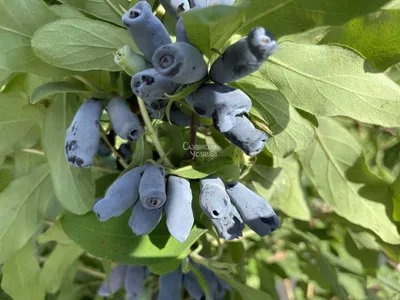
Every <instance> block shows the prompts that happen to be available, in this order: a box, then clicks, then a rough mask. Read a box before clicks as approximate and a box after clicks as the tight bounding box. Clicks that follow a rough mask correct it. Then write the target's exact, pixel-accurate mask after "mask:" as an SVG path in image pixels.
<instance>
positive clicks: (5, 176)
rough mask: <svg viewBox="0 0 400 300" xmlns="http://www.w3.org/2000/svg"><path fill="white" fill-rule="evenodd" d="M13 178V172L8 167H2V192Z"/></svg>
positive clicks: (0, 175) (0, 173)
mask: <svg viewBox="0 0 400 300" xmlns="http://www.w3.org/2000/svg"><path fill="white" fill-rule="evenodd" d="M12 180H13V174H12V172H11V171H10V170H8V169H0V193H1V192H2V191H4V189H5V188H6V187H7V186H8V185H9V184H10V182H11V181H12Z"/></svg>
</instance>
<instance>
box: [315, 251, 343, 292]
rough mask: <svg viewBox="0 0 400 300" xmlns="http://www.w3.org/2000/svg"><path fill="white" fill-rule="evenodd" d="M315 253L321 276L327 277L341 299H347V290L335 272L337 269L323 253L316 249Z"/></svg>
mask: <svg viewBox="0 0 400 300" xmlns="http://www.w3.org/2000/svg"><path fill="white" fill-rule="evenodd" d="M313 254H314V255H313V256H314V258H315V260H316V264H317V266H318V270H319V272H320V276H322V277H324V278H325V280H326V281H327V282H328V283H329V285H330V287H331V288H332V290H333V291H334V292H335V295H336V296H338V297H339V299H341V300H347V299H348V297H347V294H346V291H345V290H344V288H343V286H341V284H340V283H339V278H338V275H337V274H336V272H335V269H334V268H333V267H332V266H331V265H330V264H329V263H328V262H327V260H326V259H325V257H324V256H323V255H322V254H321V253H319V252H318V251H315V252H314V253H313Z"/></svg>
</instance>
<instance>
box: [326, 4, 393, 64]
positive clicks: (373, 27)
mask: <svg viewBox="0 0 400 300" xmlns="http://www.w3.org/2000/svg"><path fill="white" fill-rule="evenodd" d="M399 32H400V10H382V11H379V12H377V13H374V14H371V15H367V16H365V17H361V18H357V19H353V20H351V21H350V22H348V23H346V24H345V25H344V26H342V27H334V28H332V30H331V31H330V32H329V33H328V34H327V35H326V36H325V38H324V39H323V40H322V41H321V43H323V44H327V43H337V44H342V45H346V46H349V47H351V48H353V49H355V50H357V51H358V52H359V53H361V54H362V55H363V56H364V57H365V58H366V59H367V60H368V61H369V62H370V63H371V64H372V65H373V66H374V67H376V68H377V69H379V70H386V69H387V68H389V67H391V66H392V65H394V64H396V63H398V62H400V35H399Z"/></svg>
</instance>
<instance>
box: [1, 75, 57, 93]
mask: <svg viewBox="0 0 400 300" xmlns="http://www.w3.org/2000/svg"><path fill="white" fill-rule="evenodd" d="M50 81H53V80H52V78H51V77H44V76H40V75H35V74H31V73H20V74H17V75H16V76H15V77H13V79H12V80H10V81H9V82H8V83H7V85H6V87H5V88H4V90H3V93H11V92H24V93H25V94H26V95H27V96H28V97H29V98H30V97H31V95H32V92H33V91H34V90H35V89H36V88H37V87H39V86H41V85H42V84H46V83H48V82H50Z"/></svg>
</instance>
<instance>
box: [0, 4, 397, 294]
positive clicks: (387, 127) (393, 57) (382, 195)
mask: <svg viewBox="0 0 400 300" xmlns="http://www.w3.org/2000/svg"><path fill="white" fill-rule="evenodd" d="M135 2H136V1H131V2H128V0H95V1H89V0H79V1H78V0H59V1H55V0H48V1H43V0H13V1H11V0H9V1H6V0H0V82H1V93H0V204H1V206H0V265H1V268H0V278H1V289H0V293H1V294H0V298H1V299H15V300H20V299H21V300H27V299H32V300H41V299H58V300H61V299H63V300H65V299H101V296H99V295H98V294H97V291H98V289H99V287H100V286H101V284H102V282H103V280H104V279H105V278H107V276H108V274H110V272H111V270H112V269H113V268H114V267H115V265H118V264H125V265H141V266H146V267H148V270H149V272H150V273H151V274H152V275H151V276H149V277H148V279H146V281H145V283H146V293H143V295H141V297H142V299H152V297H153V298H154V297H155V295H156V294H157V289H158V288H157V282H158V278H157V275H163V274H167V273H170V272H172V271H173V270H175V269H176V268H177V267H178V266H181V267H182V270H183V272H188V271H189V270H194V273H195V275H196V277H197V279H198V280H199V282H200V285H201V287H202V288H203V290H204V291H205V294H208V292H207V291H209V289H208V285H207V280H204V277H203V276H202V274H201V272H198V271H197V272H196V267H194V265H195V264H196V265H197V266H199V265H200V266H202V267H206V268H207V269H209V270H211V271H212V272H213V273H214V274H216V275H217V276H219V278H221V279H223V280H224V281H225V282H226V283H227V284H228V285H229V286H230V287H231V288H232V290H231V291H229V292H228V293H227V294H226V296H225V297H226V299H249V300H258V299H260V300H264V299H279V297H286V298H289V299H398V298H399V297H400V289H399V286H400V284H399V283H400V274H399V271H400V267H399V266H400V246H399V245H400V234H399V224H400V223H399V222H400V175H399V174H400V156H399V153H400V130H399V128H398V127H400V87H399V84H400V4H399V1H397V0H393V1H388V0H374V1H364V0H353V1H348V0H314V1H310V0H290V1H282V0H268V1H267V0H237V1H236V2H235V4H234V5H233V6H226V5H218V6H211V7H207V8H201V9H192V10H189V11H186V12H182V13H181V14H180V16H181V17H182V18H183V23H184V27H185V29H186V32H187V35H188V38H189V40H190V43H191V44H193V45H194V46H195V47H197V48H198V49H199V50H200V51H201V52H202V53H203V54H204V56H205V59H206V61H207V62H209V65H210V64H211V63H212V62H213V61H214V60H215V59H217V57H218V56H219V55H220V54H221V53H223V52H224V50H225V49H226V48H227V47H228V46H229V45H231V44H232V43H234V42H235V41H237V40H238V39H239V38H240V37H242V36H245V35H247V34H248V33H249V31H250V30H251V29H252V28H254V27H259V26H261V27H264V28H266V29H268V30H269V31H270V32H272V33H273V34H274V36H275V37H276V38H277V40H278V42H279V46H278V50H277V51H276V52H275V53H274V54H273V55H272V56H271V57H270V58H269V59H268V61H267V62H265V63H264V64H263V65H262V67H261V68H260V69H259V70H258V71H257V72H255V73H253V74H251V75H249V76H247V77H244V78H242V79H240V80H238V81H236V82H234V83H231V84H230V85H231V86H233V87H235V88H239V89H241V90H242V91H243V92H244V93H245V94H247V95H248V96H249V97H250V98H251V100H252V109H251V111H250V114H249V116H248V117H249V118H250V119H251V121H252V122H253V123H254V125H255V126H256V127H257V128H258V129H259V130H262V131H264V132H265V133H266V134H268V135H269V139H268V141H267V143H266V145H265V148H264V149H263V151H262V152H261V153H260V154H258V155H256V156H254V157H248V156H246V155H244V154H243V152H242V151H241V150H240V149H239V148H237V147H235V146H233V145H231V144H230V143H229V142H228V141H227V140H226V139H225V138H224V137H223V136H222V135H221V134H220V133H219V132H218V131H216V130H215V129H214V128H213V127H212V126H211V124H212V122H210V120H208V119H203V118H197V119H196V118H193V120H194V121H199V122H200V123H199V124H200V125H199V126H195V125H193V124H195V123H196V122H192V123H193V124H192V125H193V126H191V127H188V126H186V127H183V126H175V125H173V124H170V123H169V122H168V119H164V120H163V121H161V120H154V121H152V122H150V120H149V119H145V120H144V121H145V122H144V125H145V134H144V135H143V136H142V137H141V138H140V139H138V140H137V141H135V142H133V143H132V145H131V148H132V157H129V161H128V162H127V161H126V160H124V159H122V158H121V157H123V156H124V155H121V153H120V152H118V151H117V150H118V148H119V146H120V145H121V144H123V143H125V141H123V140H121V139H119V138H117V139H116V140H115V143H114V140H113V141H112V142H110V141H109V139H107V137H106V134H107V132H108V130H109V129H110V127H109V125H110V120H109V117H108V115H107V113H106V112H104V113H103V115H102V117H101V127H102V129H103V130H102V135H103V137H104V138H105V139H106V140H107V141H108V142H107V143H106V146H108V147H109V149H108V150H109V151H110V153H112V155H110V156H108V157H102V156H96V157H95V159H94V162H93V165H92V168H90V169H88V168H84V169H83V168H76V167H73V166H70V165H69V164H68V163H67V161H66V159H65V155H64V143H65V134H66V131H67V129H68V127H69V126H70V123H71V120H72V118H73V116H74V115H75V113H76V111H77V109H78V107H79V106H80V105H81V103H82V102H83V101H84V100H85V99H88V98H91V97H95V98H101V99H108V100H110V99H111V98H112V97H115V96H119V97H121V98H123V99H128V100H129V103H130V104H131V109H132V111H133V112H135V113H136V114H137V115H141V114H143V113H144V109H145V108H144V106H143V105H139V106H140V107H139V106H138V103H137V102H136V99H135V97H132V90H131V87H130V78H131V75H132V74H130V75H128V74H127V73H126V72H125V71H124V70H123V69H122V68H121V67H120V66H119V65H118V64H116V63H115V61H114V55H116V54H117V53H118V50H119V49H121V48H122V47H124V46H125V45H128V46H129V47H130V48H131V49H133V50H134V51H138V50H137V48H136V46H135V45H134V43H133V41H132V38H131V37H130V35H129V33H128V31H127V30H126V28H125V27H124V26H123V24H122V22H121V16H122V14H123V12H124V11H126V10H127V9H129V7H131V6H133V5H134V4H135ZM149 3H150V4H151V5H152V7H153V10H154V13H155V15H156V16H157V17H158V18H159V19H160V20H162V22H163V24H164V25H165V27H166V28H167V30H168V32H169V33H170V35H171V38H172V40H174V39H175V37H174V34H175V24H176V19H174V18H173V17H171V16H170V15H168V14H165V11H164V10H163V8H162V6H159V3H158V1H149ZM201 84H202V83H199V84H197V83H196V84H194V85H191V86H189V87H187V88H186V89H185V90H183V91H179V92H177V93H176V94H175V95H170V98H169V103H168V108H170V107H171V105H172V102H174V105H176V104H177V103H179V104H180V105H181V106H182V105H183V107H182V110H184V111H185V113H186V114H188V113H189V114H190V113H191V111H190V108H188V107H186V106H184V97H185V96H186V95H187V94H188V93H190V92H193V91H195V90H196V89H197V88H198V87H199V86H200V85H201ZM139 104H140V103H139ZM167 115H168V113H167ZM193 140H195V143H193ZM110 146H111V147H110ZM193 148H196V150H197V151H193ZM106 151H107V147H106ZM146 162H147V163H148V162H150V163H159V164H161V165H163V166H164V167H165V168H166V172H167V173H168V174H170V175H176V176H179V177H182V178H186V179H188V180H190V182H191V187H192V191H193V210H194V219H195V221H194V223H195V225H194V227H193V228H192V230H191V233H190V235H189V237H188V238H187V239H186V241H185V242H183V243H181V242H179V241H177V240H176V239H174V238H173V237H172V236H171V235H170V233H169V232H168V229H167V226H166V223H165V219H163V220H161V223H160V224H159V225H158V226H157V227H156V229H155V230H154V231H153V232H152V233H151V234H149V235H145V236H135V235H134V234H133V233H132V230H131V229H130V228H129V226H128V219H129V217H130V215H129V213H125V214H123V215H121V216H119V217H116V218H112V219H110V220H108V221H107V222H100V221H99V220H98V218H97V217H96V215H95V214H94V213H93V212H92V208H93V205H94V203H95V199H98V198H99V197H103V196H104V194H105V191H106V190H107V188H108V187H109V186H110V185H111V184H112V183H113V182H114V180H115V179H116V178H117V177H118V176H119V174H120V173H121V172H123V171H124V169H131V168H133V167H135V166H138V165H142V164H144V163H146ZM209 175H215V176H217V177H220V178H221V179H223V180H224V181H225V182H230V181H240V182H241V183H243V184H245V185H246V186H247V187H249V188H250V189H252V190H253V191H255V192H256V193H257V194H259V195H260V196H262V197H263V198H265V199H267V200H268V201H269V202H270V203H271V204H272V206H273V207H274V209H275V211H276V212H278V214H279V217H280V222H281V226H280V228H279V229H278V230H276V231H275V232H273V233H272V234H270V235H268V236H266V237H264V238H260V237H259V236H257V235H255V234H254V232H253V231H251V230H250V229H249V228H246V229H245V230H244V232H243V237H241V238H239V239H235V240H232V241H223V240H221V239H219V238H218V236H217V234H216V232H215V230H214V229H213V227H212V224H211V222H210V221H209V220H208V219H207V217H206V216H205V215H204V213H203V212H202V211H201V209H200V206H199V201H198V196H199V195H198V189H199V184H198V179H202V178H205V177H207V176H209ZM124 295H125V294H124V291H123V290H120V291H119V292H118V293H117V294H115V295H114V298H115V299H124V297H125V296H124ZM183 295H184V297H186V298H188V297H189V296H188V295H187V294H183Z"/></svg>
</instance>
